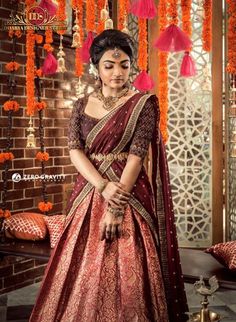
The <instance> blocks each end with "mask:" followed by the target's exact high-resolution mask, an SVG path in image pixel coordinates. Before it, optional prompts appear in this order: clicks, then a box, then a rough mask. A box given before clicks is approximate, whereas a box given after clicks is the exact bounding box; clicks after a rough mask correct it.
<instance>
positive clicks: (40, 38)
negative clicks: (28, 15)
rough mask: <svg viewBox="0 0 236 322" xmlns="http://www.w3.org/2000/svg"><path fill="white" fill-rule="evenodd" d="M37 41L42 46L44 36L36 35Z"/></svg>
mask: <svg viewBox="0 0 236 322" xmlns="http://www.w3.org/2000/svg"><path fill="white" fill-rule="evenodd" d="M35 41H36V43H37V44H42V42H43V36H42V35H35Z"/></svg>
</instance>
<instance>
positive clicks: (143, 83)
mask: <svg viewBox="0 0 236 322" xmlns="http://www.w3.org/2000/svg"><path fill="white" fill-rule="evenodd" d="M154 85H155V83H154V81H153V79H152V78H151V77H150V76H149V75H148V73H147V72H146V71H145V70H143V71H142V72H141V73H139V74H138V76H137V77H136V78H135V80H134V82H133V86H134V87H135V88H137V89H138V90H139V91H141V92H146V91H150V90H151V89H153V87H154Z"/></svg>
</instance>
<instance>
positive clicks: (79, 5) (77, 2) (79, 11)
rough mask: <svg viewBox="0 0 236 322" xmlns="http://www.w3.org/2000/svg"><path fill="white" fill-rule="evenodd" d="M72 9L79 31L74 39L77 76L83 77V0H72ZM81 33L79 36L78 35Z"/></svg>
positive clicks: (75, 28) (76, 30)
mask: <svg viewBox="0 0 236 322" xmlns="http://www.w3.org/2000/svg"><path fill="white" fill-rule="evenodd" d="M72 9H73V10H74V13H75V17H76V19H75V25H74V27H73V28H74V29H73V30H74V31H75V33H76V32H77V35H76V36H75V38H76V39H74V35H73V41H72V45H73V44H74V46H73V47H75V48H76V49H75V75H76V76H77V77H81V76H82V74H83V61H82V58H81V45H82V42H83V39H84V31H83V0H72ZM78 35H79V36H78Z"/></svg>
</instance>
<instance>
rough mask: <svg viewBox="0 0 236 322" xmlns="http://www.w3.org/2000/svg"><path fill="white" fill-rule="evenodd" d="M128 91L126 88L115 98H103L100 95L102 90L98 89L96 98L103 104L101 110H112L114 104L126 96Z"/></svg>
mask: <svg viewBox="0 0 236 322" xmlns="http://www.w3.org/2000/svg"><path fill="white" fill-rule="evenodd" d="M128 91H129V88H128V87H125V88H123V89H122V91H120V92H119V93H118V94H117V96H115V97H114V96H108V97H105V96H104V95H103V93H102V89H101V88H100V89H99V90H98V91H97V93H96V94H97V98H98V99H99V100H100V101H102V102H103V108H104V109H105V110H107V111H110V110H112V109H113V107H114V106H115V104H116V103H117V102H118V101H119V99H120V98H121V97H122V96H126V95H127V93H128Z"/></svg>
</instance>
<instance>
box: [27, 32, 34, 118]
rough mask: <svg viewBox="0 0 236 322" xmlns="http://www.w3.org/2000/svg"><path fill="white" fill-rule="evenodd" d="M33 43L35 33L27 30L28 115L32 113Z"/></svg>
mask: <svg viewBox="0 0 236 322" xmlns="http://www.w3.org/2000/svg"><path fill="white" fill-rule="evenodd" d="M34 43H35V35H34V31H33V30H27V34H26V56H27V60H26V106H27V110H26V113H27V115H28V116H33V115H34V102H35V100H34V70H35V67H34V59H35V53H34Z"/></svg>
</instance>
